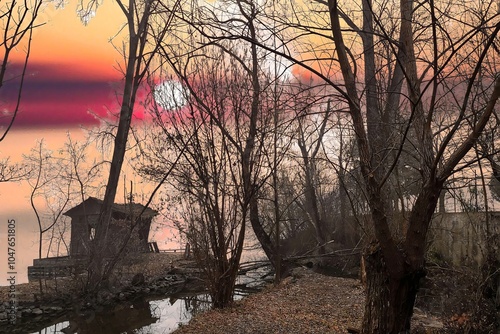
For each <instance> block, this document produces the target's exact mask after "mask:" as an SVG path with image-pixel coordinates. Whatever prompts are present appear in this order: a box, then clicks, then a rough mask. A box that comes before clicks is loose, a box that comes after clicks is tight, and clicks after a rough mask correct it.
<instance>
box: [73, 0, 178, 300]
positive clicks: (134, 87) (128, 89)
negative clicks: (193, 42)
mask: <svg viewBox="0 0 500 334" xmlns="http://www.w3.org/2000/svg"><path fill="white" fill-rule="evenodd" d="M98 5H99V2H97V1H90V2H89V3H86V4H85V3H82V4H81V6H80V7H81V9H80V16H81V18H82V20H83V21H84V22H86V21H87V20H89V19H90V18H91V17H92V15H93V14H94V13H95V11H96V10H97V7H98ZM117 5H118V7H119V8H120V10H121V12H122V13H123V15H124V18H125V19H126V25H125V28H126V31H127V37H128V39H127V43H126V44H125V45H126V46H125V45H124V47H123V49H121V48H120V49H119V50H120V52H121V53H122V55H123V60H124V68H123V74H124V85H123V93H122V94H120V95H121V96H120V99H121V103H120V112H119V115H118V126H117V129H116V134H115V135H114V144H113V156H112V159H111V164H110V170H109V178H108V181H107V185H106V191H105V194H104V199H103V205H102V212H101V214H100V218H99V223H98V224H97V229H96V236H95V242H94V247H93V249H92V252H91V262H90V265H89V276H88V283H89V284H88V286H87V289H88V290H89V291H97V290H98V288H99V286H100V284H101V283H102V282H105V281H106V280H107V278H108V277H107V276H109V275H110V274H111V272H112V266H113V264H114V263H115V261H110V262H108V265H109V266H108V267H106V266H105V265H104V262H103V259H104V258H105V257H106V255H107V254H106V252H105V250H106V243H107V242H108V240H109V235H108V231H109V226H110V222H111V212H112V206H113V204H114V201H115V197H116V191H117V188H118V183H119V180H120V173H121V169H122V165H123V161H124V157H125V152H126V149H127V141H128V136H129V130H130V126H131V122H132V117H133V112H134V109H135V108H136V99H137V93H138V90H139V88H140V87H141V84H142V83H143V82H144V80H145V78H146V77H147V75H148V73H149V70H150V65H151V63H152V62H153V60H154V59H155V56H156V55H157V52H158V47H159V43H160V42H161V41H163V39H164V38H165V37H166V36H167V33H168V31H169V29H170V25H171V23H172V18H173V14H172V12H174V11H175V10H177V8H178V6H179V5H180V1H175V2H174V3H172V4H171V6H169V4H163V3H161V2H159V1H136V0H129V1H128V2H123V1H117ZM158 19H164V22H163V23H160V22H159V21H156V20H158ZM108 255H109V254H108Z"/></svg>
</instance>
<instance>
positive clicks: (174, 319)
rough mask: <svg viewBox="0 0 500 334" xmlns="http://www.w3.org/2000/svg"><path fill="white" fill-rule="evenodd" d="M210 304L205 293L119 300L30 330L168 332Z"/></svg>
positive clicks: (46, 332) (47, 333) (83, 333)
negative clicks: (122, 301)
mask: <svg viewBox="0 0 500 334" xmlns="http://www.w3.org/2000/svg"><path fill="white" fill-rule="evenodd" d="M209 307H210V303H209V297H208V296H207V295H184V296H182V297H179V298H178V299H177V298H175V297H171V298H167V299H159V300H139V301H135V302H130V303H123V304H120V305H118V306H116V307H115V308H113V309H112V310H101V311H100V312H86V313H83V312H82V313H81V314H79V315H76V314H69V315H67V316H66V317H65V318H64V317H63V318H62V319H59V320H58V321H56V322H55V323H54V324H53V325H51V326H48V327H45V328H42V329H40V330H38V331H32V332H31V333H33V334H35V333H43V334H51V333H79V334H110V333H144V334H149V333H154V334H157V333H158V334H162V333H171V332H173V331H174V330H176V329H177V328H178V327H179V325H180V324H185V323H187V322H189V320H190V319H191V318H192V316H193V315H195V314H196V313H198V312H201V311H204V310H207V309H208V308H209Z"/></svg>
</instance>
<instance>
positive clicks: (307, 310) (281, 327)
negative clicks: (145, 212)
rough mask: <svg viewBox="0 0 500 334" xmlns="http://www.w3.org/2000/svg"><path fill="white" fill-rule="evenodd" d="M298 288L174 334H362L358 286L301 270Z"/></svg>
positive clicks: (283, 288) (288, 284) (271, 292)
mask: <svg viewBox="0 0 500 334" xmlns="http://www.w3.org/2000/svg"><path fill="white" fill-rule="evenodd" d="M298 276H299V277H300V278H299V279H298V280H296V281H295V282H292V281H291V280H290V279H289V280H286V281H285V283H284V284H283V283H282V284H280V285H279V286H272V287H269V288H268V289H266V290H264V291H262V292H260V293H257V294H254V295H251V296H249V297H247V298H245V299H243V300H242V301H239V302H237V303H236V304H235V306H234V307H233V308H230V309H225V310H211V311H209V312H206V313H204V314H201V315H198V316H197V317H195V318H194V319H193V320H191V322H190V323H189V324H188V325H184V326H182V327H181V328H180V329H179V330H177V331H176V332H175V333H176V334H192V333H204V334H210V333H214V334H215V333H239V334H245V333H275V334H289V333H304V334H316V333H318V334H320V333H321V334H323V333H332V334H333V333H346V332H347V328H348V327H350V328H360V327H361V320H362V317H363V305H364V300H365V297H364V294H363V289H362V286H361V284H360V283H359V281H357V280H354V279H346V278H338V277H331V276H324V275H321V274H317V273H314V272H312V271H309V270H306V269H303V270H302V272H301V273H300V275H298Z"/></svg>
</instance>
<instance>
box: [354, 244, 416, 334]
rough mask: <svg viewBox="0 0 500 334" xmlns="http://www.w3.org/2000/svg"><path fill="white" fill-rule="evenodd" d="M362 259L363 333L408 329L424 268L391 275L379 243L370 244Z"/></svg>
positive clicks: (394, 332) (397, 332)
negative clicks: (363, 292) (363, 265)
mask: <svg viewBox="0 0 500 334" xmlns="http://www.w3.org/2000/svg"><path fill="white" fill-rule="evenodd" d="M364 259H365V266H366V295H367V296H366V298H367V300H366V304H365V314H364V319H363V329H362V333H363V334H375V333H380V334H382V333H383V334H400V333H410V321H411V317H412V315H413V306H414V304H415V297H416V295H417V291H418V288H419V283H420V279H421V278H422V277H423V276H425V271H424V270H423V269H421V270H418V271H415V272H410V270H406V271H403V275H402V276H400V277H393V276H391V275H390V274H389V272H388V270H387V267H386V265H385V264H386V260H385V259H384V258H383V255H382V252H381V250H380V247H379V246H378V245H372V246H371V247H370V248H369V249H368V250H367V252H366V253H365V255H364Z"/></svg>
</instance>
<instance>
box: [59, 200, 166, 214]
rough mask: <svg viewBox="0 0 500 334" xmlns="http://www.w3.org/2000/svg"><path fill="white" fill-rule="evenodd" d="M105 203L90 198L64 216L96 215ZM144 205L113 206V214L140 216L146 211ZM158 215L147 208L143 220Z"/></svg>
mask: <svg viewBox="0 0 500 334" xmlns="http://www.w3.org/2000/svg"><path fill="white" fill-rule="evenodd" d="M102 204H103V201H102V200H100V199H98V198H95V197H89V198H87V199H86V200H85V201H83V202H82V203H80V204H78V205H77V206H75V207H73V208H71V209H69V210H68V211H66V212H64V213H63V214H64V215H65V216H68V217H73V216H81V215H85V214H86V215H95V214H99V213H100V212H101V207H102ZM144 208H145V207H144V205H142V204H138V203H128V204H117V203H115V204H113V208H112V210H113V212H120V213H123V214H126V215H130V213H132V215H133V216H137V215H139V214H140V213H141V212H142V210H143V209H144ZM157 214H158V211H156V210H153V209H150V208H146V209H145V210H144V212H143V213H142V217H143V218H152V217H154V216H156V215H157Z"/></svg>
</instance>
